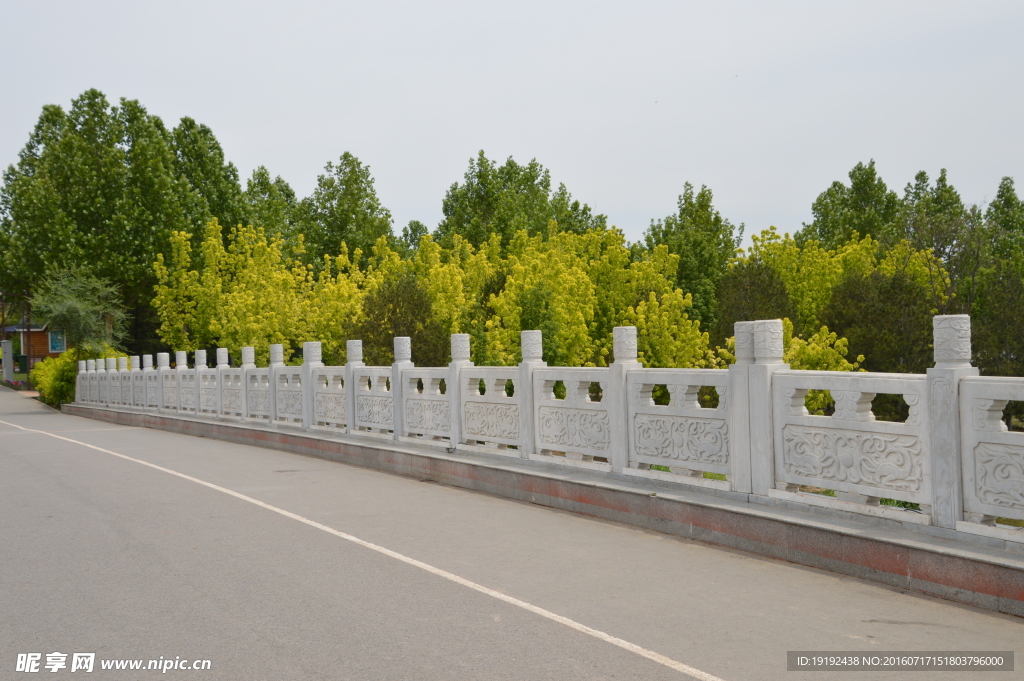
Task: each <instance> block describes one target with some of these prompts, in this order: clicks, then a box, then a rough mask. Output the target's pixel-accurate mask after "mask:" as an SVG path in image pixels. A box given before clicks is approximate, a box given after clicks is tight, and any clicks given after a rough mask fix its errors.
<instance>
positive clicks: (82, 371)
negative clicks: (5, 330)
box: [4, 341, 89, 402]
mask: <svg viewBox="0 0 1024 681" xmlns="http://www.w3.org/2000/svg"><path fill="white" fill-rule="evenodd" d="M4 343H10V341H4ZM4 348H5V349H4V380H5V381H8V380H11V379H9V378H7V372H6V369H7V363H8V362H11V361H13V360H12V359H11V354H10V350H8V349H7V346H6V345H5V346H4ZM86 366H87V365H86V363H85V360H84V359H80V360H78V376H76V377H75V402H85V396H83V394H82V393H86V394H88V391H89V384H88V383H87V381H88V380H89V374H87V373H86V372H87V371H88V369H87V368H86ZM83 383H84V384H85V385H84V386H83V385H82V384H83Z"/></svg>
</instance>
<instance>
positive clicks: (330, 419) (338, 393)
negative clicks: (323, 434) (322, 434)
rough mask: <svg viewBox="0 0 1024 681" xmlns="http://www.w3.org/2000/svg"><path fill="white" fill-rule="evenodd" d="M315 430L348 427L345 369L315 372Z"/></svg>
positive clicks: (321, 368) (327, 369)
mask: <svg viewBox="0 0 1024 681" xmlns="http://www.w3.org/2000/svg"><path fill="white" fill-rule="evenodd" d="M312 380H313V425H312V427H313V428H316V429H325V430H344V429H345V427H346V426H348V417H347V413H348V395H347V393H346V390H345V367H320V368H317V369H314V370H313V378H312Z"/></svg>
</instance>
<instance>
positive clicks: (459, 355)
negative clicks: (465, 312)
mask: <svg viewBox="0 0 1024 681" xmlns="http://www.w3.org/2000/svg"><path fill="white" fill-rule="evenodd" d="M451 344H452V361H451V362H450V363H449V364H448V378H446V379H445V381H444V386H445V388H444V391H445V395H447V397H448V398H449V400H450V404H451V405H452V406H451V412H450V414H451V419H450V425H451V433H450V435H449V436H448V437H449V439H450V443H449V444H450V446H451V447H453V448H454V447H455V446H456V445H458V443H459V442H461V441H462V376H460V373H459V372H460V371H461V370H462V368H463V367H471V366H473V362H472V361H471V360H470V353H469V334H468V333H453V334H452V338H451Z"/></svg>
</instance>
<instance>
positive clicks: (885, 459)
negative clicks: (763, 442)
mask: <svg viewBox="0 0 1024 681" xmlns="http://www.w3.org/2000/svg"><path fill="white" fill-rule="evenodd" d="M782 437H783V465H784V467H785V470H786V472H787V473H789V474H790V475H803V476H807V477H811V478H821V479H826V480H836V481H838V482H849V483H853V484H858V485H870V486H872V487H881V488H883V489H889V490H895V491H898V492H919V491H921V488H922V485H923V483H924V470H923V456H922V454H921V441H920V440H919V439H918V438H917V437H916V436H913V435H888V434H882V433H865V432H860V431H856V430H843V429H838V428H810V427H805V426H795V425H792V424H790V425H787V426H785V427H784V428H783V429H782Z"/></svg>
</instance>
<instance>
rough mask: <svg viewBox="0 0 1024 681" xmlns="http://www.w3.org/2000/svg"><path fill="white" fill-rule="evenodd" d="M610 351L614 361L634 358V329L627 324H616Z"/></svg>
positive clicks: (635, 347)
mask: <svg viewBox="0 0 1024 681" xmlns="http://www.w3.org/2000/svg"><path fill="white" fill-rule="evenodd" d="M612 333H613V338H612V353H613V354H614V356H615V361H616V362H620V361H622V360H628V359H636V356H637V346H636V329H634V328H631V327H628V326H617V327H615V328H614V329H613V331H612Z"/></svg>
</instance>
